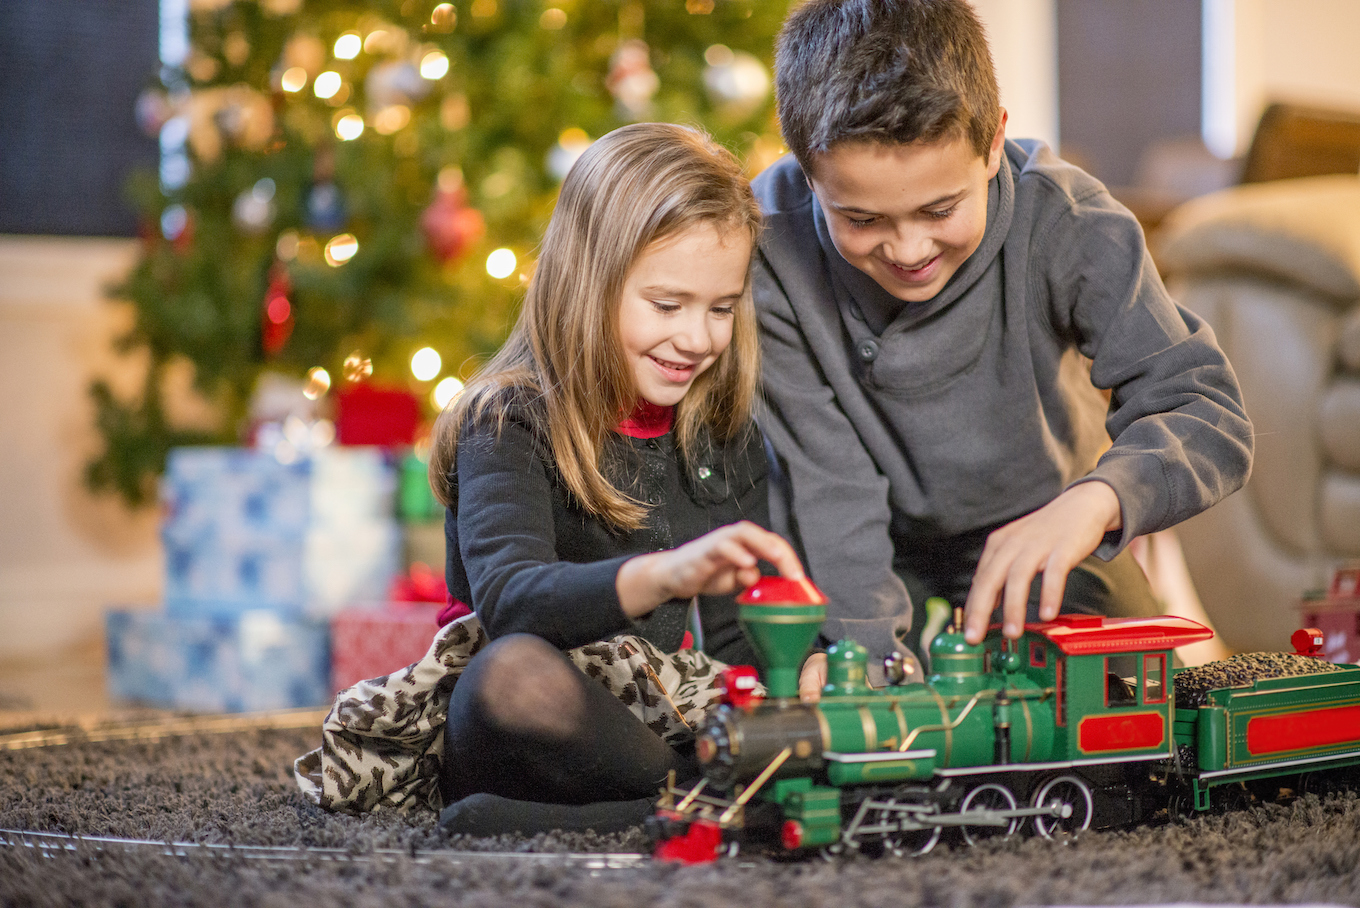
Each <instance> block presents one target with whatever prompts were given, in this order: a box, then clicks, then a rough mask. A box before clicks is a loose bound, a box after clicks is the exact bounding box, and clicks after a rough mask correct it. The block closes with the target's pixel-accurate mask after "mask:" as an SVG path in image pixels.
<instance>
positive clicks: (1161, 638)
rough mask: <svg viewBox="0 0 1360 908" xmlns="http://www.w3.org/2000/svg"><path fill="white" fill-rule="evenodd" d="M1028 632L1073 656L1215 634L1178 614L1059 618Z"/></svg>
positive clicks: (1169, 643) (1180, 643) (1153, 647)
mask: <svg viewBox="0 0 1360 908" xmlns="http://www.w3.org/2000/svg"><path fill="white" fill-rule="evenodd" d="M1025 630H1027V631H1033V632H1034V633H1036V634H1042V635H1043V636H1045V637H1047V638H1048V639H1049V640H1051V641H1053V643H1054V644H1055V645H1056V646H1057V647H1058V649H1060V650H1062V651H1063V652H1064V653H1066V654H1067V655H1069V656H1084V655H1089V654H1092V653H1129V652H1136V651H1140V650H1161V649H1172V648H1173V647H1177V646H1184V645H1186V644H1187V643H1198V642H1199V641H1200V640H1208V639H1209V638H1210V637H1212V636H1213V635H1214V632H1213V631H1211V630H1209V629H1208V628H1207V627H1205V626H1204V625H1202V624H1200V623H1199V622H1198V621H1191V620H1190V619H1189V618H1177V617H1176V616H1174V615H1158V616H1157V617H1155V618H1105V617H1101V616H1100V615H1059V616H1058V617H1057V618H1055V619H1054V620H1052V621H1042V622H1039V623H1037V624H1027V625H1025Z"/></svg>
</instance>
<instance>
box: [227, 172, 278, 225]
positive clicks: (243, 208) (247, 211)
mask: <svg viewBox="0 0 1360 908" xmlns="http://www.w3.org/2000/svg"><path fill="white" fill-rule="evenodd" d="M274 210H275V208H274V181H273V180H271V179H270V178H269V177H263V178H262V179H259V180H257V181H256V182H255V185H254V186H252V187H250V188H249V189H246V190H244V191H242V192H241V193H240V194H239V195H238V196H236V201H234V202H232V205H231V220H232V223H233V224H235V225H236V229H237V230H239V231H241V232H242V233H244V234H246V235H247V236H257V235H259V234H261V233H264V232H265V231H266V230H268V229H269V225H270V224H272V223H274Z"/></svg>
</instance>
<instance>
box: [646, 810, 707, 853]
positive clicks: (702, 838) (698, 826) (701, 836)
mask: <svg viewBox="0 0 1360 908" xmlns="http://www.w3.org/2000/svg"><path fill="white" fill-rule="evenodd" d="M679 818H680V815H679V814H676V815H675V819H679ZM720 845H722V827H721V826H719V825H718V824H717V823H714V822H713V821H711V820H702V819H700V820H695V821H694V822H692V823H690V824H689V829H688V830H687V831H686V832H685V834H684V835H678V836H676V837H675V838H672V839H667V840H666V841H664V842H661V843H660V844H658V845H657V846H656V851H655V852H653V853H652V857H654V858H656V859H657V860H658V861H674V862H676V863H680V864H706V863H708V862H710V861H716V860H717V859H718V847H719V846H720Z"/></svg>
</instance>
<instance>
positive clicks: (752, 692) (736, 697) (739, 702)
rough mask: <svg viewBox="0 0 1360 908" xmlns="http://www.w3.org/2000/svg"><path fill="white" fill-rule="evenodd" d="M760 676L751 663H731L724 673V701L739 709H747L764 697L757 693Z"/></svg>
mask: <svg viewBox="0 0 1360 908" xmlns="http://www.w3.org/2000/svg"><path fill="white" fill-rule="evenodd" d="M759 685H760V676H759V675H758V674H757V673H756V670H755V669H754V668H752V667H751V666H749V665H729V666H728V667H727V668H725V669H723V673H722V702H723V703H726V704H727V705H728V706H733V707H736V708H737V709H745V708H746V707H748V706H750V705H751V704H753V703H759V702H760V701H761V699H762V697H761V696H760V694H758V693H756V688H757V687H758V686H759Z"/></svg>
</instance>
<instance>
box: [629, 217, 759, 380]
mask: <svg viewBox="0 0 1360 908" xmlns="http://www.w3.org/2000/svg"><path fill="white" fill-rule="evenodd" d="M750 264H751V243H750V240H749V239H748V235H747V234H746V232H745V231H730V232H727V233H720V232H719V231H718V229H717V228H716V227H714V226H712V225H711V224H706V223H705V224H699V225H697V226H694V227H691V228H689V229H687V230H683V231H681V232H680V233H678V234H675V235H674V236H669V237H666V238H665V239H663V240H660V241H658V242H656V243H653V244H652V245H651V246H649V247H647V249H645V250H644V251H643V253H642V255H640V256H638V259H637V261H636V262H635V263H634V264H633V267H632V269H631V270H630V271H629V272H628V277H627V279H626V280H625V281H624V285H623V298H622V300H621V301H620V304H619V338H620V341H621V343H622V346H623V353H624V356H625V357H626V358H627V360H628V364H629V367H630V368H631V370H632V373H633V381H634V383H635V386H636V390H637V393H638V395H639V396H640V397H642V398H643V399H644V400H646V401H648V402H650V403H653V404H657V405H658V406H662V407H669V406H674V405H675V404H677V403H679V402H680V400H681V398H683V397H684V396H685V393H686V392H688V391H689V389H690V386H691V385H693V383H694V379H696V378H697V377H699V376H700V375H702V374H703V372H704V370H705V369H707V368H708V367H709V366H711V365H713V363H714V362H716V361H717V359H718V357H719V356H721V355H722V352H723V351H724V350H726V349H727V346H728V344H730V343H731V342H732V318H733V312H734V310H735V308H736V307H737V306H738V305H742V304H743V297H744V294H745V291H746V275H747V272H748V270H749V268H750Z"/></svg>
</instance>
